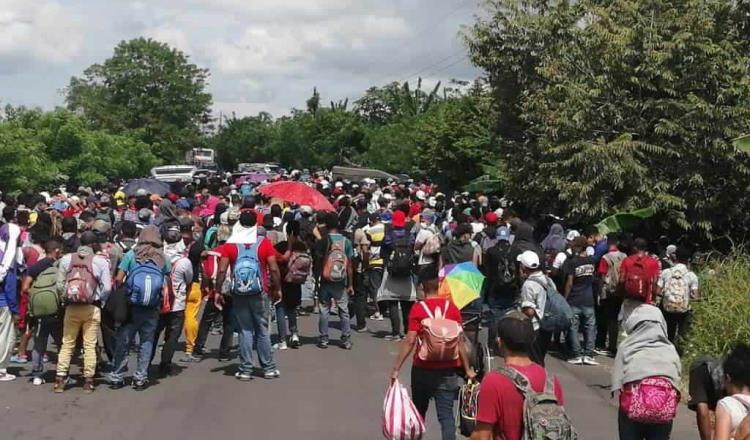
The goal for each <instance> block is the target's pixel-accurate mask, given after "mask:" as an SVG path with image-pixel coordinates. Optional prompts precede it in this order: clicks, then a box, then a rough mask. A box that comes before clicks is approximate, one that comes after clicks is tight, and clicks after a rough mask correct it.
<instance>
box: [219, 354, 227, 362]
mask: <svg viewBox="0 0 750 440" xmlns="http://www.w3.org/2000/svg"><path fill="white" fill-rule="evenodd" d="M219 362H229V353H219Z"/></svg>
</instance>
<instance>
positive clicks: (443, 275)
mask: <svg viewBox="0 0 750 440" xmlns="http://www.w3.org/2000/svg"><path fill="white" fill-rule="evenodd" d="M440 279H441V280H442V281H441V282H440V290H439V293H440V296H450V297H451V299H452V300H453V303H454V304H456V307H458V308H459V309H462V308H464V307H466V305H467V304H469V303H470V302H472V301H474V300H476V299H478V298H479V297H480V295H481V292H482V284H483V283H484V275H482V273H481V272H479V269H478V268H477V267H476V266H475V265H474V263H472V262H470V261H468V262H465V263H459V264H449V265H446V266H445V267H443V269H442V270H441V271H440Z"/></svg>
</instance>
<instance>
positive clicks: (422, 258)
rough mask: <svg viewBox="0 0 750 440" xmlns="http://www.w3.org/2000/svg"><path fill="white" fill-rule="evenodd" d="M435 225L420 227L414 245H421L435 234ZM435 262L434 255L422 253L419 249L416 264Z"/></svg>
mask: <svg viewBox="0 0 750 440" xmlns="http://www.w3.org/2000/svg"><path fill="white" fill-rule="evenodd" d="M435 233H436V231H435V227H434V226H432V225H430V226H429V227H427V228H420V229H419V233H417V238H416V240H415V241H414V246H416V247H420V246H423V245H424V244H425V243H427V240H429V239H430V238H431V237H432V236H433V235H435ZM434 262H435V256H434V255H424V254H423V253H422V251H421V250H420V251H419V261H418V262H417V264H418V265H420V266H421V265H424V264H432V263H434Z"/></svg>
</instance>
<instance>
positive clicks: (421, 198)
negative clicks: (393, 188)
mask: <svg viewBox="0 0 750 440" xmlns="http://www.w3.org/2000/svg"><path fill="white" fill-rule="evenodd" d="M416 196H417V199H419V200H424V198H425V193H424V191H422V190H419V191H417V194H416Z"/></svg>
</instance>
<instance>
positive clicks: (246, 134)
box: [211, 113, 274, 170]
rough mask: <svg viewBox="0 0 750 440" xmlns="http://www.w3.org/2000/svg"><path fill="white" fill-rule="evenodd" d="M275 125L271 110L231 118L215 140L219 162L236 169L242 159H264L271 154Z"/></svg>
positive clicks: (225, 166)
mask: <svg viewBox="0 0 750 440" xmlns="http://www.w3.org/2000/svg"><path fill="white" fill-rule="evenodd" d="M273 124H274V121H273V118H272V117H271V115H270V114H268V113H259V114H258V115H257V116H248V117H244V118H235V117H233V118H230V119H228V120H227V123H226V125H225V126H224V127H222V128H221V130H219V132H218V133H217V134H216V135H215V136H214V137H213V138H212V140H211V145H212V146H213V148H214V149H216V154H217V156H218V163H219V165H220V166H222V167H223V168H224V169H227V170H232V169H234V168H235V167H236V166H237V164H239V163H241V162H261V161H264V160H266V159H267V158H268V157H270V155H269V151H268V148H269V146H270V143H271V139H272V138H273V134H274V125H273Z"/></svg>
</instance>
